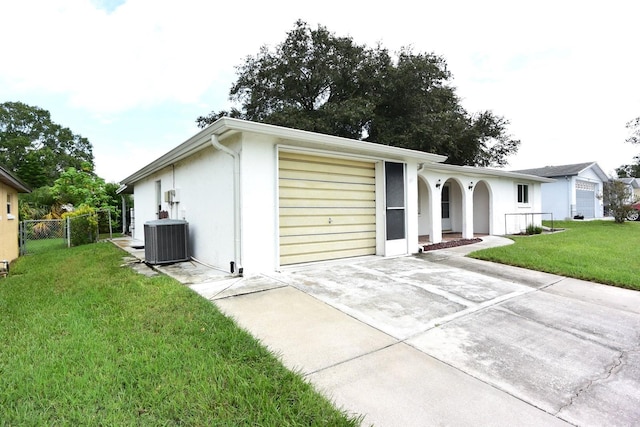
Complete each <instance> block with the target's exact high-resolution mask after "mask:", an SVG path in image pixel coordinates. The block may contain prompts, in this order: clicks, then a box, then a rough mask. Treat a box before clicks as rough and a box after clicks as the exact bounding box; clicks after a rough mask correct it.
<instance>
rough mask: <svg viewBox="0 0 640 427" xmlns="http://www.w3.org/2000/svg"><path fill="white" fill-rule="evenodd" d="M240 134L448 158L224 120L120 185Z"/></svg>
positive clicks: (397, 155)
mask: <svg viewBox="0 0 640 427" xmlns="http://www.w3.org/2000/svg"><path fill="white" fill-rule="evenodd" d="M237 132H246V133H256V134H260V135H267V136H271V137H274V138H276V139H278V140H281V141H282V143H286V144H287V145H293V144H295V143H296V142H303V143H306V144H309V145H312V146H318V147H323V148H329V149H334V150H338V151H344V152H347V153H349V152H351V153H366V154H369V155H373V156H379V157H386V158H396V159H405V160H407V159H414V160H416V161H418V162H433V163H440V162H444V161H445V160H446V159H447V157H446V156H442V155H439V154H432V153H425V152H422V151H417V150H409V149H406V148H399V147H392V146H389V145H383V144H377V143H374V142H367V141H357V140H354V139H348V138H342V137H338V136H331V135H324V134H319V133H315V132H309V131H304V130H299V129H290V128H285V127H281V126H275V125H270V124H265V123H256V122H250V121H246V120H240V119H233V118H229V117H222V118H220V119H218V120H216V121H215V122H214V123H213V124H211V125H210V126H208V127H207V128H205V129H203V130H202V131H200V132H198V133H197V134H196V135H194V136H192V137H191V138H189V139H188V140H186V141H185V142H183V143H182V144H180V145H178V146H177V147H175V148H174V149H172V150H171V151H169V152H168V153H166V154H164V155H163V156H161V157H159V158H158V159H156V160H154V161H153V162H151V163H149V164H148V165H146V166H144V167H143V168H142V169H140V170H138V171H137V172H135V173H133V174H132V175H130V176H128V177H127V178H125V179H123V180H122V181H120V183H121V184H132V183H134V182H137V181H139V180H141V179H143V178H146V177H148V176H149V175H151V174H153V173H155V172H157V171H159V170H161V169H163V168H164V167H167V166H170V165H171V164H173V163H175V162H177V161H179V160H182V159H184V158H186V157H188V156H190V155H192V154H194V153H195V152H196V151H198V150H201V149H202V148H204V147H205V146H207V145H208V144H209V142H210V139H211V136H212V135H217V136H218V137H220V136H223V135H226V134H229V135H230V134H234V133H237Z"/></svg>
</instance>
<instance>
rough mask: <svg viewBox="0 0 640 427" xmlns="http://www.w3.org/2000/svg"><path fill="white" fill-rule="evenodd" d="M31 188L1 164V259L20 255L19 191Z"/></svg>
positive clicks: (11, 258) (26, 191)
mask: <svg viewBox="0 0 640 427" xmlns="http://www.w3.org/2000/svg"><path fill="white" fill-rule="evenodd" d="M30 191H31V190H30V189H29V187H27V186H26V185H25V184H24V183H22V182H21V181H20V180H19V179H18V178H16V177H15V176H13V175H12V174H11V173H10V172H9V171H8V170H6V169H4V168H3V167H1V166H0V203H1V204H0V261H3V260H6V261H13V260H14V259H16V258H18V255H20V248H19V246H18V229H19V225H18V224H19V221H18V193H29V192H30Z"/></svg>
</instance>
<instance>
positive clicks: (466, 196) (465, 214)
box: [462, 182, 475, 239]
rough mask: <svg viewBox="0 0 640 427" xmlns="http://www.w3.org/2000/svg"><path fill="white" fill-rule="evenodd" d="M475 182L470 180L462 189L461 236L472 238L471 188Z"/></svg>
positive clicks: (472, 188)
mask: <svg viewBox="0 0 640 427" xmlns="http://www.w3.org/2000/svg"><path fill="white" fill-rule="evenodd" d="M474 188H475V184H474V183H473V182H470V183H469V184H468V185H466V186H465V187H464V188H463V191H462V238H463V239H473V190H474Z"/></svg>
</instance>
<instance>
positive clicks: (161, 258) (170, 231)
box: [144, 219, 189, 264]
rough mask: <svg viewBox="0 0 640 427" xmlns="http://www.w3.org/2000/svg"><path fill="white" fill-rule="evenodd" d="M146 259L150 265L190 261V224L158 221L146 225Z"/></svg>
mask: <svg viewBox="0 0 640 427" xmlns="http://www.w3.org/2000/svg"><path fill="white" fill-rule="evenodd" d="M144 258H145V262H147V263H148V264H170V263H173V262H182V261H188V260H189V223H188V222H187V221H184V220H179V219H158V220H155V221H148V222H146V223H145V224H144Z"/></svg>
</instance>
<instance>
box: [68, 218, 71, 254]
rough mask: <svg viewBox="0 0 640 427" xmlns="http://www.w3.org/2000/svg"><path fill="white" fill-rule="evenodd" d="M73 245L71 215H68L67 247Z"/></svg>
mask: <svg viewBox="0 0 640 427" xmlns="http://www.w3.org/2000/svg"><path fill="white" fill-rule="evenodd" d="M70 247H71V217H67V248H70Z"/></svg>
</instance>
